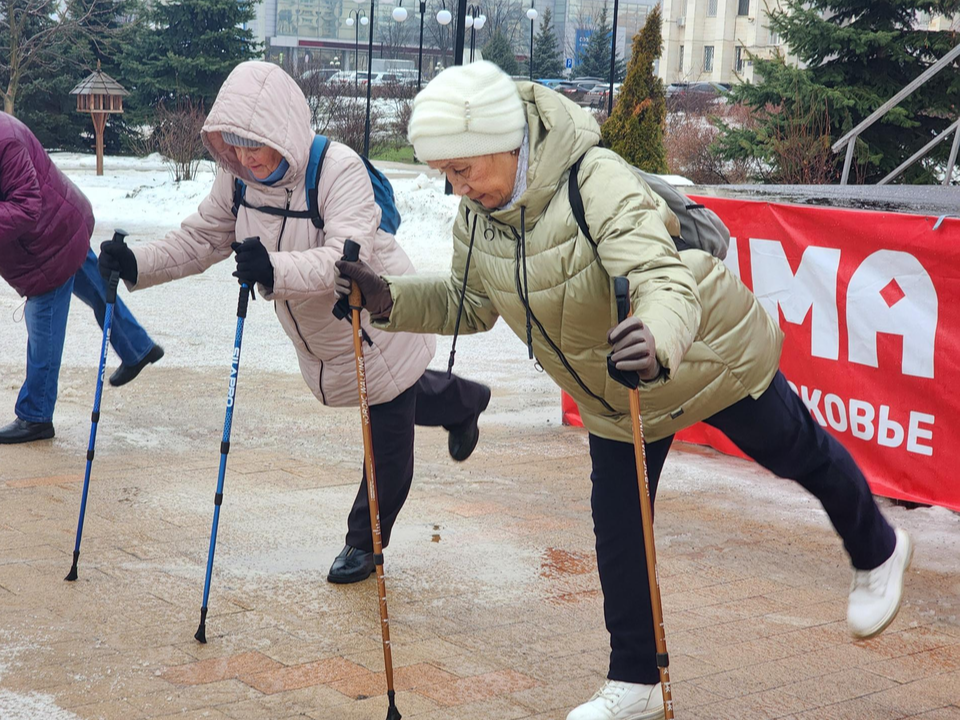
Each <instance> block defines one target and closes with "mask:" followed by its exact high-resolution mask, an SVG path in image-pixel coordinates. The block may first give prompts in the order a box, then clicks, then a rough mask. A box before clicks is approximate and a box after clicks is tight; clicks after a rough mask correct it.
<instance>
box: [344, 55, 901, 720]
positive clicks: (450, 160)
mask: <svg viewBox="0 0 960 720" xmlns="http://www.w3.org/2000/svg"><path fill="white" fill-rule="evenodd" d="M409 135H410V140H411V141H412V143H413V145H414V149H415V151H416V153H417V156H418V157H419V158H420V159H422V160H424V161H426V162H428V163H429V164H430V166H431V167H434V168H436V169H438V170H440V171H441V172H443V173H444V174H445V175H446V177H447V179H448V180H449V181H450V183H451V185H452V186H453V189H454V191H455V192H456V193H457V194H458V195H461V196H462V200H461V203H460V208H459V211H458V214H457V219H456V222H455V225H454V228H453V265H452V268H451V273H450V276H449V277H442V278H441V277H429V276H427V277H425V276H422V275H407V276H402V277H379V276H378V275H377V274H376V273H375V272H373V271H372V270H371V269H370V268H369V267H367V266H365V265H364V264H363V263H343V262H341V263H338V269H339V270H340V272H341V274H342V277H341V279H340V280H339V281H338V290H339V291H340V292H343V291H344V290H346V289H348V288H349V281H350V280H353V281H356V282H357V283H358V284H359V286H360V288H361V290H362V291H363V294H364V298H365V303H366V307H367V309H368V310H369V311H370V314H371V316H372V318H373V319H374V320H375V321H376V324H377V325H378V326H380V327H383V328H385V329H388V330H395V331H407V332H428V333H441V334H455V333H456V332H457V331H458V330H459V332H466V333H478V332H483V331H486V330H489V329H490V328H492V327H493V325H494V323H496V321H497V319H498V318H503V320H504V321H505V322H506V323H507V324H508V325H509V326H510V328H511V329H512V330H513V331H514V332H515V333H516V334H517V335H518V336H519V337H520V338H521V339H522V340H523V341H524V342H525V343H526V344H527V347H528V348H529V352H530V356H531V358H533V357H535V358H536V359H537V361H538V362H539V363H540V365H541V366H542V367H543V369H544V370H545V371H546V372H547V373H548V374H549V375H550V377H552V378H553V379H554V380H555V381H556V382H557V384H558V385H559V386H560V387H561V388H563V389H564V390H565V391H566V392H568V393H569V394H570V395H572V396H573V398H574V399H575V400H576V401H577V403H578V404H579V406H580V410H581V414H582V417H583V421H584V424H585V425H586V427H587V429H588V430H589V433H590V456H591V460H592V464H593V471H592V474H591V480H592V482H593V492H592V496H591V504H592V510H593V519H594V527H595V532H596V539H597V543H596V549H597V563H598V568H599V572H600V581H601V585H602V588H603V595H604V616H605V620H606V625H607V629H608V631H609V632H610V636H611V655H610V667H609V673H608V680H607V682H606V684H605V685H604V687H603V688H602V689H601V690H600V691H599V692H598V693H597V694H596V695H595V696H594V697H593V698H592V699H591V700H589V701H587V702H586V703H584V704H583V705H580V706H579V707H577V708H575V709H574V710H572V711H571V712H570V714H569V715H568V720H653V719H655V718H660V717H662V716H663V701H662V697H661V692H660V688H659V686H658V681H659V672H658V668H657V663H656V649H655V643H654V628H653V619H652V614H651V607H650V595H649V587H648V585H647V574H646V572H645V569H644V564H643V563H644V550H643V536H642V530H641V521H640V503H639V491H638V486H637V475H636V472H637V468H636V465H635V460H634V451H633V445H632V440H633V438H632V434H631V421H630V415H629V399H628V392H627V389H626V388H625V387H623V385H621V384H619V383H618V382H617V381H615V380H614V379H613V378H611V376H610V374H609V373H608V371H607V355H608V353H610V352H611V349H612V352H613V355H612V359H613V362H614V364H615V366H616V368H617V369H618V370H620V371H635V372H637V373H639V377H640V393H641V401H642V402H641V404H642V408H643V421H644V431H645V436H646V442H647V447H646V453H647V463H648V470H649V476H650V483H651V490H652V491H653V492H654V493H655V491H656V486H657V481H658V479H659V477H660V472H661V470H662V468H663V463H664V460H665V459H666V456H667V452H668V450H669V448H670V444H671V441H672V440H673V436H674V433H676V432H677V431H679V430H681V429H683V428H685V427H688V426H689V425H692V424H693V423H695V422H700V421H704V422H706V423H708V424H710V425H712V426H714V427H716V428H718V429H720V430H721V431H722V432H724V433H725V434H726V435H727V436H728V437H729V438H730V439H731V440H732V441H733V442H734V443H735V444H736V445H737V446H738V447H739V448H740V449H741V450H743V451H744V452H745V453H746V454H747V455H749V456H750V457H752V458H754V459H755V460H756V461H757V462H759V463H760V464H761V465H763V466H764V467H766V468H768V469H770V470H771V471H773V472H774V473H776V474H777V475H779V476H781V477H785V478H790V479H792V480H795V481H797V482H799V483H800V484H801V485H802V486H803V487H804V488H806V489H807V490H808V491H810V492H811V493H813V495H815V496H816V497H817V499H818V500H820V502H821V503H822V505H823V507H824V509H825V510H826V511H827V514H828V515H829V517H830V520H831V522H832V523H833V526H834V528H835V529H836V531H837V533H838V534H839V535H840V537H841V538H842V540H843V543H844V547H845V549H846V551H847V553H848V554H849V556H850V559H851V562H852V565H853V569H854V582H853V586H852V589H851V593H850V596H849V602H848V612H847V618H848V623H849V627H850V629H851V631H852V633H853V634H854V635H855V636H858V637H870V636H872V635H875V634H877V633H879V632H881V631H882V630H883V629H885V628H886V627H887V625H889V623H890V622H891V621H892V620H893V617H894V616H895V614H896V612H897V610H898V609H899V606H900V602H901V599H902V594H903V577H904V573H905V571H906V568H907V565H908V563H909V561H910V555H911V546H910V540H909V538H908V537H907V535H906V534H905V533H904V532H903V531H901V530H899V529H898V530H895V529H894V528H892V527H891V526H890V525H889V524H888V523H887V521H886V520H885V519H884V518H883V516H882V515H881V513H880V510H879V509H878V507H877V506H876V504H875V502H874V500H873V497H872V495H871V493H870V489H869V486H868V485H867V482H866V480H865V479H864V477H863V474H862V473H861V471H860V470H859V468H858V467H857V465H856V463H855V462H854V461H853V459H852V458H851V457H850V454H849V453H848V452H847V451H846V450H845V449H844V448H843V446H842V445H841V444H840V443H839V442H838V441H837V440H835V439H834V438H833V437H832V436H830V435H829V434H828V433H826V432H825V431H824V430H823V429H822V428H821V427H820V426H819V425H818V424H817V423H816V422H814V420H813V419H812V417H811V416H810V413H809V412H808V411H807V410H806V408H805V406H804V405H803V403H802V401H801V400H800V398H798V397H797V396H796V394H794V393H793V392H792V391H791V390H790V388H789V385H788V383H787V381H786V379H785V378H784V376H783V375H782V374H781V372H780V371H779V361H780V348H781V340H782V337H781V333H780V330H779V328H778V327H777V325H776V323H775V322H774V321H773V320H772V319H771V318H770V317H769V316H768V315H767V314H766V313H765V312H764V311H763V309H762V308H761V307H760V305H759V303H758V302H757V301H756V299H755V298H754V296H753V295H752V294H751V293H750V291H749V290H748V289H747V288H746V287H745V286H744V285H742V284H741V283H740V281H739V280H738V279H737V278H736V277H735V276H734V275H733V274H732V273H730V272H729V271H728V270H727V268H726V267H725V266H724V265H723V263H722V262H720V261H719V260H717V259H716V258H714V257H712V256H711V255H709V254H708V253H705V252H703V251H700V250H696V249H691V250H684V251H683V252H679V253H678V251H677V249H676V245H675V243H674V241H673V239H672V238H673V237H676V236H678V235H679V223H678V221H677V218H676V216H675V215H673V213H672V212H671V211H670V210H669V208H668V207H667V206H666V203H665V202H664V201H663V200H662V199H661V198H659V197H658V196H656V195H655V194H653V193H652V192H651V191H650V189H649V188H648V187H647V186H646V185H645V183H644V182H643V181H642V180H641V179H640V178H639V177H638V176H637V175H636V174H635V173H634V171H633V170H632V169H631V167H630V166H629V165H628V164H627V163H626V162H625V161H624V160H623V159H622V158H620V157H619V156H617V155H616V154H615V153H613V152H610V151H609V150H604V149H602V148H600V147H598V144H599V140H600V132H599V128H598V126H597V124H596V122H595V121H594V120H593V118H592V117H591V116H590V115H589V114H588V113H587V112H585V111H584V110H582V109H581V108H579V107H577V106H576V105H574V104H573V103H571V102H569V101H567V100H566V99H564V98H563V97H561V96H560V95H558V94H557V93H555V92H553V91H552V90H549V89H547V88H545V87H542V86H539V85H535V84H532V83H525V82H520V83H515V82H514V81H512V80H511V79H510V78H509V77H507V76H506V75H505V74H504V73H503V72H501V71H500V70H499V69H498V68H497V67H496V66H495V65H493V64H491V63H488V62H478V63H473V64H471V65H467V66H462V67H454V68H449V69H447V70H445V71H444V72H442V73H440V75H438V76H437V77H436V78H435V79H434V80H433V81H432V82H431V83H430V84H429V85H428V86H427V87H426V88H425V89H424V90H423V91H422V92H421V93H420V94H419V95H418V96H417V98H416V101H415V104H414V110H413V114H412V117H411V120H410V128H409ZM581 157H582V164H581V166H580V169H579V173H578V180H579V187H580V193H581V196H582V198H583V205H584V215H585V217H586V224H587V226H588V229H589V231H590V233H589V234H590V237H587V236H586V235H585V234H584V233H583V232H581V230H580V228H579V227H578V224H577V221H576V220H575V218H574V215H573V211H572V209H571V206H570V202H569V199H568V198H569V196H568V183H569V182H571V173H570V168H571V166H572V165H573V164H574V163H575V162H576V161H577V160H578V159H579V158H581ZM616 276H626V277H627V278H629V280H630V292H631V304H632V309H633V317H632V318H628V319H627V320H625V321H624V322H620V323H618V322H617V312H616V304H615V298H614V296H613V292H612V280H611V278H613V277H616Z"/></svg>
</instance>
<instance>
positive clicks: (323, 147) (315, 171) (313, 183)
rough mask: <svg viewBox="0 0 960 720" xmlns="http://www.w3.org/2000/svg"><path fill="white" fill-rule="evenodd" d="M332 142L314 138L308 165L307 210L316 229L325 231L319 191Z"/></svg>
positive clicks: (324, 137)
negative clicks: (321, 174) (324, 163)
mask: <svg viewBox="0 0 960 720" xmlns="http://www.w3.org/2000/svg"><path fill="white" fill-rule="evenodd" d="M329 147H330V141H329V140H328V139H327V138H326V136H324V135H317V136H316V137H315V138H313V144H312V145H311V146H310V160H309V162H308V163H307V179H306V183H305V184H306V190H307V210H309V211H310V220H311V221H312V222H313V224H314V227H317V228H319V229H320V230H323V218H322V217H320V202H319V200H318V194H317V189H318V188H319V187H320V173H321V172H322V171H323V159H324V158H325V157H326V156H327V148H329Z"/></svg>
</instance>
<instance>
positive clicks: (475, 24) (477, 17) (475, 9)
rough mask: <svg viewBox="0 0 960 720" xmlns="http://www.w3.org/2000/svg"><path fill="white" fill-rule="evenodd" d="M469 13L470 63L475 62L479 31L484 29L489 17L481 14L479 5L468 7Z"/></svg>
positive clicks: (467, 20)
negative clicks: (474, 56)
mask: <svg viewBox="0 0 960 720" xmlns="http://www.w3.org/2000/svg"><path fill="white" fill-rule="evenodd" d="M467 13H468V14H467V18H466V26H467V27H468V28H470V62H473V52H474V47H475V46H476V42H477V30H479V29H480V28H482V27H483V24H484V23H485V22H486V21H487V16H486V15H481V14H480V6H479V5H470V6H468V7H467Z"/></svg>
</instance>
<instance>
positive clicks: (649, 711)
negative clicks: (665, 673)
mask: <svg viewBox="0 0 960 720" xmlns="http://www.w3.org/2000/svg"><path fill="white" fill-rule="evenodd" d="M567 720H663V693H662V692H661V690H660V683H657V684H656V685H639V684H637V683H628V682H620V681H618V680H607V682H606V683H605V684H604V686H603V687H602V688H600V692H598V693H597V694H596V695H594V696H593V697H592V698H591V699H590V701H589V702H585V703H584V704H583V705H580V706H579V707H576V708H574V709H573V710H571V711H570V714H569V715H567Z"/></svg>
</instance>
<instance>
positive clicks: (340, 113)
mask: <svg viewBox="0 0 960 720" xmlns="http://www.w3.org/2000/svg"><path fill="white" fill-rule="evenodd" d="M366 117H367V104H366V102H365V101H362V100H360V99H356V100H354V99H348V98H340V100H339V101H338V102H336V103H334V104H333V106H332V107H331V108H330V121H329V124H328V126H327V130H328V132H327V134H328V135H329V136H330V137H331V138H333V139H334V140H337V141H338V142H342V143H343V144H344V145H347V146H348V147H350V148H353V150H354V151H355V152H357V153H362V152H363V135H364V130H365V128H366ZM381 119H382V114H381V112H380V110H378V109H377V106H376V105H371V107H370V155H376V154H377V153H378V152H379V151H380V150H382V149H383V148H384V147H386V146H387V145H388V144H389V143H388V138H386V137H384V134H383V133H380V132H377V127H379V125H380V121H381Z"/></svg>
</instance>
